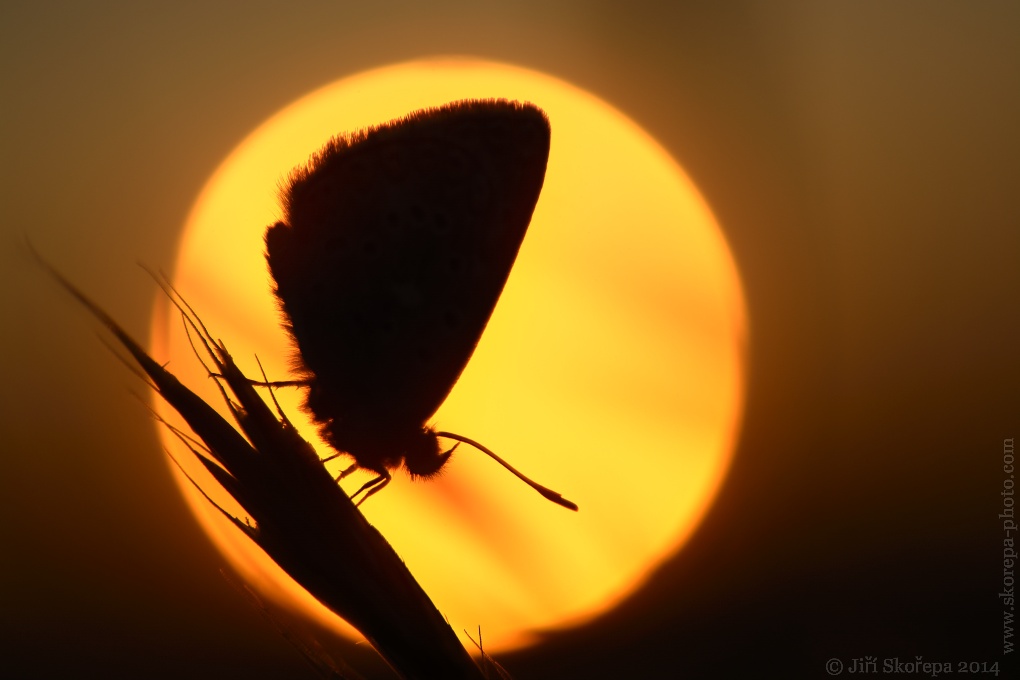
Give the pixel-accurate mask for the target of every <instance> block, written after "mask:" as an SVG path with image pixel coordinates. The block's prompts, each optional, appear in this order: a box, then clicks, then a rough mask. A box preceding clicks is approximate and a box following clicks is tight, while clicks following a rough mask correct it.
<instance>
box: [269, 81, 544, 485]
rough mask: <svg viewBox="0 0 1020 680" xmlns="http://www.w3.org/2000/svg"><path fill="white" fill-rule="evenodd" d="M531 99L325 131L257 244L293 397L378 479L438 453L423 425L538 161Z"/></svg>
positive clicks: (493, 296) (516, 226)
mask: <svg viewBox="0 0 1020 680" xmlns="http://www.w3.org/2000/svg"><path fill="white" fill-rule="evenodd" d="M549 141H550V131H549V123H548V121H547V119H546V117H545V114H544V113H542V111H541V110H539V109H538V108H536V107H534V106H531V105H528V104H519V103H516V102H507V101H501V100H489V101H469V102H458V103H454V104H449V105H447V106H444V107H441V108H439V109H430V110H426V111H421V112H417V113H414V114H411V115H409V116H407V117H405V118H403V119H400V120H397V121H393V122H391V123H388V124H385V125H382V126H379V127H376V128H372V129H369V130H366V131H362V132H359V133H354V134H351V135H347V136H341V137H337V138H334V139H333V140H332V141H331V142H330V143H329V144H328V145H327V146H326V147H325V148H324V149H323V150H322V151H321V152H320V153H319V154H317V155H316V156H315V157H313V159H312V160H311V161H310V163H309V165H308V166H307V167H305V168H300V169H298V170H297V171H295V172H294V173H293V174H292V176H291V179H290V182H289V184H288V186H287V187H286V188H285V190H284V193H283V203H284V209H285V213H284V219H283V220H282V221H280V222H277V223H276V224H274V225H272V226H271V227H269V229H268V230H267V232H266V249H267V260H268V263H269V268H270V271H271V273H272V275H273V278H274V280H275V283H276V287H275V293H276V296H277V298H278V299H279V301H280V306H281V309H282V311H283V313H284V316H285V323H286V325H287V327H288V329H289V331H290V333H291V335H292V337H293V338H294V340H295V344H296V347H297V356H296V357H295V370H296V372H297V374H298V376H299V377H300V379H301V382H302V383H303V384H305V385H307V387H308V392H307V396H306V401H305V407H306V408H307V410H308V411H309V412H310V413H311V415H312V417H313V418H314V420H315V421H316V423H317V424H318V425H319V427H320V431H321V434H322V436H323V438H324V439H325V440H326V441H327V443H329V444H330V445H331V446H332V447H333V448H334V449H336V450H337V451H339V452H343V453H346V454H348V455H349V456H351V457H352V458H353V459H354V461H355V463H356V465H357V466H358V467H361V468H365V469H368V470H373V471H375V472H376V473H378V474H379V475H380V477H381V478H384V479H385V480H388V479H389V472H390V470H394V469H397V468H399V467H400V466H401V465H403V466H404V467H405V468H406V469H407V471H408V472H409V473H410V474H411V475H412V476H418V477H426V478H427V477H430V476H432V475H434V474H436V473H438V472H439V470H440V469H441V468H442V467H443V465H444V464H445V462H446V460H447V459H448V457H449V455H450V451H446V452H444V451H443V450H442V447H441V446H440V442H439V435H438V434H437V432H436V431H435V430H434V429H432V428H431V427H429V426H428V425H427V422H428V420H429V419H430V418H431V417H432V415H433V414H434V413H435V411H436V410H437V409H438V408H439V406H440V404H442V402H443V400H444V399H445V398H446V396H447V394H448V393H449V391H450V390H451V388H452V387H453V385H454V383H455V382H456V380H457V378H458V376H459V375H460V373H461V371H462V370H463V369H464V366H465V365H466V364H467V361H468V359H469V358H470V356H471V354H472V352H473V351H474V348H475V346H476V345H477V343H478V340H479V338H480V336H481V334H482V331H483V330H484V328H485V325H486V323H487V322H488V320H489V317H490V315H491V314H492V311H493V308H494V307H495V304H496V301H497V300H498V298H499V295H500V293H501V292H502V289H503V287H504V285H505V283H506V280H507V277H508V276H509V273H510V269H511V267H512V266H513V262H514V260H515V258H516V256H517V252H518V250H519V248H520V245H521V242H522V241H523V238H524V234H525V232H526V231H527V227H528V224H529V222H530V220H531V215H532V212H533V211H534V208H535V204H536V202H537V200H538V195H539V192H540V191H541V188H542V183H543V181H544V177H545V168H546V163H547V159H548V153H549Z"/></svg>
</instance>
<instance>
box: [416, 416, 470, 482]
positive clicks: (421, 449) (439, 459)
mask: <svg viewBox="0 0 1020 680" xmlns="http://www.w3.org/2000/svg"><path fill="white" fill-rule="evenodd" d="M455 448H457V446H456V445H454V446H452V447H451V448H449V449H447V450H446V451H443V450H442V447H440V446H439V437H438V436H437V435H436V431H435V430H433V429H432V428H431V427H427V428H425V429H423V430H420V431H419V432H418V434H417V436H415V437H414V438H413V439H410V440H408V442H407V444H406V448H405V449H404V467H405V468H407V472H408V474H410V475H411V479H414V480H418V479H430V478H432V477H435V476H436V475H438V474H439V472H440V471H441V470H442V469H443V466H444V465H446V461H448V460H449V459H450V456H451V455H452V454H453V450H454V449H455Z"/></svg>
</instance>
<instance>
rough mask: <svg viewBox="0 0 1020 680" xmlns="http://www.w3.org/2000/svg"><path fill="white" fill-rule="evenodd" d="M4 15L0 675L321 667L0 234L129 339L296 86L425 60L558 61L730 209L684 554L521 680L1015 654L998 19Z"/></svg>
mask: <svg viewBox="0 0 1020 680" xmlns="http://www.w3.org/2000/svg"><path fill="white" fill-rule="evenodd" d="M8 4H11V3H8ZM21 4H22V5H24V6H20V7H10V6H6V5H5V6H4V7H3V8H2V9H0V51H2V55H3V56H2V59H0V78H2V81H0V91H2V92H3V93H4V94H3V102H4V103H3V105H2V106H0V135H2V137H0V139H2V154H3V158H4V164H3V170H2V171H0V172H2V173H3V179H2V182H0V202H2V206H3V210H4V215H5V218H4V220H3V226H2V229H3V235H2V237H0V279H2V285H0V291H2V292H0V304H2V315H3V319H4V320H5V324H4V328H5V329H6V330H5V332H4V334H3V339H2V342H3V344H4V351H3V352H0V356H2V357H3V359H2V362H3V363H2V374H3V376H4V378H5V380H6V384H5V387H4V389H3V390H2V391H0V414H2V415H0V427H2V428H3V429H2V434H3V441H4V445H3V448H2V451H3V461H2V462H3V468H2V469H3V472H2V473H0V504H2V505H0V508H2V509H3V511H4V512H3V521H2V522H0V546H2V548H0V575H2V576H3V584H2V586H0V626H2V628H0V640H2V641H3V642H0V668H2V669H3V670H5V671H6V670H8V669H10V670H11V671H17V673H14V674H13V676H14V677H39V678H49V677H66V676H68V675H70V674H72V673H81V672H91V673H97V672H98V673H102V674H103V675H104V676H105V677H109V678H129V677H150V678H163V677H165V678H176V677H182V676H184V675H185V674H186V675H187V676H188V677H197V678H223V677H247V678H278V677H293V678H300V677H314V676H313V675H312V673H311V672H310V671H307V670H304V665H303V662H302V661H301V659H300V657H299V656H298V655H297V654H296V652H294V650H293V649H292V648H291V647H290V646H289V644H288V643H287V642H286V641H285V640H284V639H283V638H282V637H281V636H280V635H279V634H278V633H277V632H276V631H275V630H274V629H273V628H272V626H271V625H270V624H268V623H266V622H265V621H264V620H263V619H261V618H260V617H259V616H258V615H257V614H256V613H255V612H254V610H253V609H252V608H251V607H250V605H249V604H248V603H247V602H245V600H244V599H243V598H241V597H240V596H239V595H238V594H237V593H235V592H234V591H233V590H232V589H231V588H230V587H229V586H228V585H227V584H226V582H225V581H224V580H223V578H222V577H221V576H220V575H219V572H218V570H219V569H220V568H221V566H223V565H224V563H225V562H224V560H223V558H222V557H221V556H220V555H219V554H218V553H217V552H216V551H215V549H213V548H212V546H211V545H210V544H209V543H208V540H207V539H206V538H205V536H204V534H203V533H202V532H201V530H200V529H199V527H198V526H197V524H195V522H194V521H193V520H192V517H191V515H190V513H189V511H188V510H187V509H186V507H185V505H184V503H183V501H182V500H181V499H180V497H179V495H178V493H177V491H176V488H175V487H174V486H173V482H172V480H171V479H170V477H169V475H168V473H167V466H166V463H165V460H164V459H163V457H162V456H163V454H162V453H161V450H160V446H159V443H158V440H157V436H156V430H155V427H154V425H153V423H152V422H151V420H149V419H148V418H147V416H146V412H145V410H144V408H143V407H142V406H141V405H140V404H139V403H138V402H137V400H136V399H135V398H134V396H132V391H136V392H139V393H141V392H144V388H143V386H141V385H140V384H139V383H138V382H137V381H136V380H135V379H134V377H133V376H132V375H131V374H130V373H129V372H128V371H126V370H125V369H124V368H123V367H122V366H121V365H120V364H119V363H118V362H117V361H116V359H114V358H113V357H112V356H111V355H110V353H109V352H108V351H107V350H106V349H105V348H104V347H103V345H102V344H101V343H100V342H99V341H98V340H97V339H96V332H95V324H93V323H91V322H90V321H89V320H88V319H87V318H86V317H85V314H84V313H83V312H82V311H81V310H80V309H78V308H76V307H75V306H74V304H73V303H72V302H71V301H70V300H69V299H68V298H67V296H66V295H63V294H61V293H60V292H59V291H58V290H57V289H56V287H55V286H54V285H53V284H52V283H51V282H50V281H49V280H47V279H46V277H45V276H44V275H43V274H42V272H41V270H40V269H39V268H38V267H37V266H36V265H35V264H34V263H33V262H32V260H31V258H30V256H29V255H28V251H27V249H26V248H25V246H24V244H23V240H24V237H25V236H26V235H27V236H28V237H30V238H31V239H32V241H33V243H34V244H35V245H36V247H38V249H39V250H41V251H42V252H44V253H45V254H46V255H47V257H49V258H50V259H51V260H52V261H53V262H54V263H55V264H56V265H57V266H58V267H60V268H61V269H62V270H63V271H64V272H65V273H67V274H68V275H69V276H70V277H71V278H72V279H73V280H75V281H76V282H78V283H79V284H80V285H81V286H82V288H84V289H85V290H87V291H88V292H89V293H90V294H91V295H92V296H93V297H94V298H95V299H97V300H99V301H101V302H102V303H103V304H104V305H105V306H106V307H107V309H108V310H109V311H110V312H111V313H112V314H113V315H114V316H115V317H116V318H118V319H120V320H121V321H122V322H123V324H124V325H125V326H126V327H127V329H128V330H129V331H131V332H133V333H134V334H135V335H136V336H137V337H140V338H145V337H146V334H147V329H148V323H149V315H150V313H151V305H152V301H153V296H154V290H153V286H152V285H151V283H150V281H149V280H148V279H147V278H146V276H145V275H144V274H143V273H142V272H141V270H139V269H138V268H137V267H136V264H135V263H136V262H139V261H141V262H145V263H147V264H150V265H154V266H164V267H170V266H172V263H173V261H174V255H175V244H176V239H177V237H178V235H179V233H180V229H181V227H182V224H183V221H184V218H185V216H186V214H187V213H188V210H189V208H190V206H191V204H192V202H193V201H194V199H195V197H196V194H197V192H198V191H199V190H200V188H201V187H202V185H203V184H204V182H205V180H206V179H207V178H208V176H209V174H210V173H211V172H212V171H213V169H214V168H215V167H216V166H217V165H218V164H219V162H220V161H221V160H222V158H223V157H224V156H225V154H227V153H228V152H229V151H230V150H231V149H232V148H233V147H234V145H235V144H237V142H239V141H240V140H241V139H242V138H244V136H245V135H246V134H248V133H249V132H250V131H251V130H252V129H253V128H254V127H255V126H257V125H258V124H259V123H260V122H261V121H263V120H264V119H265V118H266V117H268V116H270V115H271V114H273V113H274V112H275V111H277V110H278V109H279V108H281V107H282V106H284V105H286V104H287V103H289V102H290V101H292V100H294V99H296V98H297V97H299V96H301V95H303V94H305V93H307V92H308V91H310V90H312V89H313V88H316V87H319V86H321V85H324V84H326V83H329V82H331V81H333V80H336V79H338V78H340V77H343V76H345V75H349V74H352V73H355V72H358V71H360V70H362V69H365V68H369V67H374V66H380V65H385V64H389V63H394V62H398V61H402V60H406V59H411V58H415V57H422V56H434V55H442V54H465V55H472V56H477V57H482V58H487V59H493V60H499V61H506V62H509V63H514V64H518V65H521V66H525V67H529V68H533V69H537V70H540V71H544V72H547V73H549V74H551V75H554V76H556V77H559V78H562V79H564V80H567V81H569V82H572V83H574V84H576V85H578V86H580V87H583V88H585V89H587V90H589V91H591V92H593V93H595V94H596V95H598V96H600V97H602V98H603V99H605V100H607V101H608V102H610V103H611V104H613V105H614V106H616V107H618V108H619V109H620V110H622V111H623V112H624V113H626V114H627V115H628V116H630V117H631V118H633V119H634V120H635V121H637V122H638V123H639V124H641V125H643V126H644V127H645V128H646V129H647V130H648V131H649V132H650V133H651V134H652V135H654V136H655V137H656V138H657V139H658V140H659V141H660V142H661V143H662V144H663V145H664V146H665V147H666V148H668V149H669V151H670V152H671V153H672V154H673V155H674V156H675V158H676V159H677V160H678V161H679V162H680V163H681V164H682V165H683V166H684V167H685V169H686V170H687V171H688V173H689V174H690V175H691V177H692V178H693V179H694V181H695V182H696V183H697V185H698V187H699V188H700V189H701V191H702V192H703V193H704V195H705V197H706V198H707V200H708V202H709V203H710V205H711V206H712V208H713V210H714V211H715V213H716V215H717V217H718V218H719V221H720V223H721V224H722V226H723V229H724V231H725V234H726V237H727V239H728V240H729V243H730V245H731V247H732V249H733V253H734V256H735V259H736V261H737V264H738V266H739V268H740V273H741V276H742V278H743V282H744V286H745V292H746V295H747V301H748V308H749V315H750V330H751V335H750V338H751V344H750V367H751V373H750V384H749V395H748V402H747V411H746V418H745V421H744V425H743V429H742V434H741V440H740V444H739V448H738V451H737V457H736V460H735V463H734V466H733V469H732V471H731V473H730V476H729V477H728V479H727V481H726V483H725V485H724V487H723V490H722V493H721V495H720V497H719V499H718V501H717V503H716V505H715V506H714V508H713V509H712V511H711V512H710V514H709V516H708V518H707V520H706V521H705V522H704V524H703V525H702V527H701V528H700V529H699V531H698V533H697V534H696V536H695V537H694V539H693V540H692V542H691V543H690V544H688V546H687V547H686V548H685V549H684V550H683V551H682V552H681V553H680V554H678V555H677V556H676V557H675V558H674V559H673V560H672V561H671V562H670V563H669V564H667V565H666V566H665V567H663V568H662V569H661V570H660V571H659V572H658V573H657V574H656V575H655V576H654V577H653V578H652V580H651V581H650V582H649V583H648V585H647V587H646V588H645V589H644V590H643V591H642V592H640V593H638V594H637V595H636V596H635V597H634V598H632V599H631V600H630V601H629V602H627V603H626V604H625V605H624V606H623V607H621V608H620V609H619V610H618V611H616V612H614V613H612V614H611V615H609V616H607V617H606V618H604V619H603V620H600V621H596V622H593V623H592V624H590V625H589V626H587V627H585V628H581V629H578V630H576V631H572V632H569V633H564V634H562V635H559V636H556V637H555V638H553V639H550V640H549V641H548V643H547V644H545V645H543V646H541V647H539V648H536V649H533V650H529V651H525V652H520V653H517V654H513V655H508V656H506V657H505V658H504V659H503V660H504V661H505V664H506V665H507V666H508V668H509V669H510V670H511V671H512V672H515V673H516V675H517V677H519V678H564V677H567V678H569V677H584V678H599V677H607V678H608V677H621V676H631V677H660V676H661V677H667V676H668V677H672V676H674V675H683V674H685V673H686V674H688V675H689V676H691V677H713V676H719V677H723V676H730V677H740V676H747V675H749V674H751V673H754V672H768V671H774V672H779V673H786V674H788V675H789V676H790V677H797V676H805V677H807V676H809V675H810V676H812V677H817V676H822V675H824V670H823V669H824V667H825V663H826V661H827V660H829V659H830V658H839V659H841V660H843V661H844V662H846V663H849V661H850V659H851V658H853V657H859V656H865V655H872V656H876V657H877V658H878V659H879V662H880V663H881V660H882V659H884V658H886V657H896V656H898V657H900V658H901V659H913V658H914V657H916V656H923V657H924V659H925V660H928V661H939V662H950V663H952V664H953V665H954V671H955V670H956V668H955V665H956V663H958V662H969V661H988V662H992V661H995V660H998V659H1001V655H1002V601H1001V600H1000V599H999V598H998V597H997V595H996V593H998V592H1000V591H1001V589H1002V588H1003V557H1002V539H1003V531H1002V524H1001V520H999V519H998V518H997V515H998V514H999V513H1001V512H1002V508H1003V497H1002V496H1001V495H1000V493H1001V491H1002V489H1003V481H1004V479H1003V478H1004V476H1005V475H1004V473H1003V469H1002V464H1003V446H1004V444H1003V441H1004V439H1006V438H1010V437H1016V436H1017V435H1018V433H1020V417H1018V414H1020V396H1018V394H1020V392H1018V389H1017V386H1018V385H1020V359H1018V353H1017V349H1016V348H1017V337H1018V332H1020V315H1018V314H1017V298H1018V292H1020V274H1018V267H1017V254H1018V253H1020V228H1018V226H1020V205H1018V201H1017V198H1016V193H1017V187H1020V165H1018V162H1017V159H1018V158H1020V126H1018V124H1017V121H1020V88H1018V87H1017V84H1018V83H1020V42H1018V41H1017V39H1016V36H1017V35H1020V6H1018V5H1016V4H1015V3H1006V2H1003V3H991V2H989V3H968V4H964V3H955V2H920V1H918V2H895V3H888V2H882V3H879V2H871V3H858V2H825V3H817V2H803V3H800V2H779V3H758V2H730V3H719V4H720V5H723V4H725V6H724V7H723V6H719V7H712V8H706V7H703V6H702V5H703V4H704V3H690V5H691V7H690V8H687V7H684V6H682V5H684V4H686V3H661V6H660V4H658V3H640V2H639V3H615V4H614V3H608V2H596V3H592V2H556V3H553V2H526V3H525V2H518V3H499V2H490V3H455V2H438V3H429V6H428V7H427V8H426V6H425V3H411V2H390V3H378V5H375V4H373V5H369V4H368V3H365V5H364V6H361V5H352V4H349V3H342V2H306V1H302V2H293V3H287V4H283V3H269V2H245V3H240V2H237V3H234V2H229V3H218V4H216V5H215V6H213V7H209V6H207V5H206V4H205V3H194V2H177V3H173V4H168V5H166V6H160V7H158V8H156V9H153V8H150V7H147V6H142V5H139V4H136V3H125V2H92V3H70V2H54V3H45V4H44V3H37V4H33V5H31V6H28V3H21ZM674 5H680V6H674ZM592 143H593V144H598V140H592ZM262 226H264V225H259V228H261V227H262ZM654 472H655V471H654V470H642V469H626V468H623V469H621V471H620V474H634V475H649V474H654ZM321 641H322V642H323V644H324V646H326V647H327V648H328V649H329V650H330V651H331V653H335V654H337V655H340V654H349V655H352V659H353V660H355V661H361V660H363V659H362V657H367V656H370V655H369V654H367V653H366V652H364V651H363V650H362V651H353V652H352V651H351V650H349V649H347V647H345V646H343V645H341V644H339V643H336V642H335V641H333V640H331V639H322V640H321ZM3 664H7V667H4V666H3Z"/></svg>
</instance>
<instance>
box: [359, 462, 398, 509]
mask: <svg viewBox="0 0 1020 680" xmlns="http://www.w3.org/2000/svg"><path fill="white" fill-rule="evenodd" d="M391 479H393V477H391V476H390V473H389V471H385V472H383V473H381V474H380V475H379V476H378V477H376V478H375V479H370V480H369V481H367V482H365V483H364V485H362V487H361V488H360V489H358V490H357V491H355V492H354V493H353V494H351V500H354V499H355V498H357V497H358V496H360V495H361V494H362V492H364V494H365V495H364V496H363V497H362V499H361V500H360V501H358V502H357V503H355V505H357V506H360V505H361V504H362V503H364V502H365V501H367V500H368V497H369V496H372V495H374V494H377V493H379V492H380V491H382V490H383V489H384V488H385V487H386V485H387V484H389V483H390V480H391Z"/></svg>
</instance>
